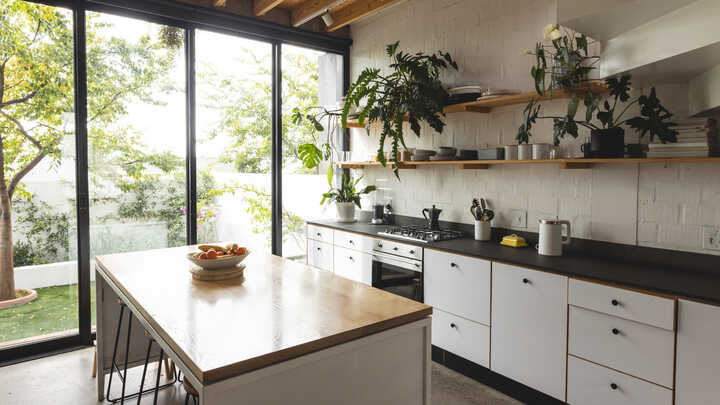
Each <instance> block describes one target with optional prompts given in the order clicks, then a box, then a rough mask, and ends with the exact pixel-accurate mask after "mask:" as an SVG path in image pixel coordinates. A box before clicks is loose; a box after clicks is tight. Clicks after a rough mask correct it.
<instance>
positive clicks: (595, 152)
mask: <svg viewBox="0 0 720 405" xmlns="http://www.w3.org/2000/svg"><path fill="white" fill-rule="evenodd" d="M545 38H546V39H547V40H549V41H551V42H552V45H544V44H543V43H538V44H536V47H535V52H529V53H531V54H534V55H535V57H536V63H535V66H533V67H532V69H531V71H530V74H531V76H532V77H533V79H534V80H535V89H536V92H537V93H538V94H539V95H541V96H544V95H545V94H550V97H551V98H552V90H553V85H555V84H556V85H557V86H558V87H559V88H561V89H564V90H566V91H568V92H570V100H569V102H568V107H567V113H566V114H565V115H564V116H541V115H540V105H539V104H538V103H537V102H536V101H535V100H531V101H530V102H529V103H528V105H527V106H526V107H525V110H524V111H523V122H522V123H521V125H520V127H519V128H518V134H517V140H518V142H519V143H523V142H525V143H527V142H528V140H529V138H530V136H532V134H531V132H530V131H531V129H532V125H533V124H535V122H536V120H538V119H552V120H553V140H554V143H555V145H559V144H560V140H561V139H562V138H564V137H565V135H566V134H570V135H571V136H572V137H574V138H577V137H578V129H579V127H585V128H587V129H589V130H590V139H591V141H590V143H591V151H592V157H601V158H617V157H623V155H624V151H625V129H624V128H623V126H624V125H628V126H630V127H631V128H633V129H635V130H636V132H637V133H638V134H639V137H640V138H641V139H642V137H643V136H645V134H647V133H649V134H650V141H653V139H654V137H655V136H657V137H658V138H659V139H660V141H661V142H663V143H666V142H676V141H677V138H676V136H677V134H678V133H677V131H675V130H674V129H672V127H673V126H675V125H677V124H675V123H673V122H670V121H669V120H670V118H671V117H672V116H673V114H672V113H670V111H668V110H667V109H666V108H665V107H663V106H662V104H661V103H660V100H659V99H658V97H657V95H656V93H655V87H652V88H651V89H650V94H649V95H641V96H639V97H636V98H634V99H633V100H630V85H631V82H630V79H631V77H630V75H623V76H621V77H620V78H615V77H611V78H608V79H605V85H606V86H607V88H608V90H609V94H608V95H607V96H603V95H601V94H595V93H593V92H592V90H591V88H590V87H589V84H590V80H589V79H588V76H589V73H590V71H592V70H593V69H595V67H594V65H595V63H597V60H598V59H597V57H595V56H590V55H589V54H588V50H587V48H588V39H587V37H585V36H584V35H582V34H576V33H568V32H567V31H563V32H561V31H560V28H559V26H557V25H550V26H548V27H545ZM548 57H550V59H551V60H552V62H553V64H552V67H551V68H548V67H547V66H548V64H547V58H548ZM547 76H549V77H550V78H551V80H550V83H551V85H550V86H546V85H545V83H546V82H547V81H546V77H547ZM581 99H582V103H583V104H584V105H585V108H586V111H585V117H584V119H576V118H575V117H576V115H577V110H578V107H579V105H580V102H581V101H580V100H581ZM623 103H625V106H624V107H622V106H621V104H623ZM635 103H637V104H639V105H640V115H637V116H634V117H630V118H627V119H623V118H624V114H625V113H626V112H627V111H628V109H629V108H630V107H631V106H632V105H634V104H635ZM618 107H620V108H622V110H618V111H619V114H617V115H616V109H617V108H618Z"/></svg>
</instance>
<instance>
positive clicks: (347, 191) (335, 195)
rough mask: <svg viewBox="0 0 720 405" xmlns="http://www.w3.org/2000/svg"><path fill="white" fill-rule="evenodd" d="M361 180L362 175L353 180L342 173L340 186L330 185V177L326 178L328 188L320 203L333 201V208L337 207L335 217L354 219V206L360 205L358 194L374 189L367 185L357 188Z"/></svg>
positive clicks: (347, 220) (349, 220) (346, 220)
mask: <svg viewBox="0 0 720 405" xmlns="http://www.w3.org/2000/svg"><path fill="white" fill-rule="evenodd" d="M360 180H362V177H360V178H358V179H357V180H355V181H353V179H352V177H348V176H345V173H343V175H342V181H341V182H340V188H335V187H333V186H332V182H331V179H330V178H328V183H329V184H330V190H329V191H328V192H327V193H323V198H322V201H320V204H325V203H331V202H335V208H336V209H337V217H338V221H340V222H353V221H355V206H356V205H357V207H358V208H362V207H361V206H360V196H361V195H363V194H368V193H370V192H373V191H375V189H376V188H375V186H367V187H365V188H364V189H362V190H358V189H357V185H358V183H359V182H360Z"/></svg>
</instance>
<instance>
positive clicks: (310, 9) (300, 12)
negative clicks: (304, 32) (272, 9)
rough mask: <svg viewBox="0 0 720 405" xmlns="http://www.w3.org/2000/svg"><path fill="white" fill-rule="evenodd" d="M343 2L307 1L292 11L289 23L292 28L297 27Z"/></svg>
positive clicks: (335, 0) (333, 0)
mask: <svg viewBox="0 0 720 405" xmlns="http://www.w3.org/2000/svg"><path fill="white" fill-rule="evenodd" d="M344 2H345V0H307V1H305V2H304V3H300V4H299V5H298V6H297V7H295V8H293V9H292V16H291V22H292V25H293V27H298V26H300V25H303V24H305V23H306V22H308V21H310V20H312V19H313V18H315V17H317V16H319V15H321V14H323V13H325V10H329V9H331V8H333V7H335V6H338V5H339V4H341V3H344Z"/></svg>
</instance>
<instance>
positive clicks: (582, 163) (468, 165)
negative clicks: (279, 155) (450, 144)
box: [340, 157, 720, 170]
mask: <svg viewBox="0 0 720 405" xmlns="http://www.w3.org/2000/svg"><path fill="white" fill-rule="evenodd" d="M603 163H665V164H667V163H720V157H696V158H690V157H688V158H624V159H551V160H441V161H425V162H401V163H400V166H399V168H400V169H417V168H418V167H422V166H457V167H459V168H460V169H468V170H469V169H475V170H484V169H489V168H490V166H499V165H519V164H556V165H560V167H561V168H563V169H588V168H591V167H593V166H594V165H596V164H603ZM373 166H380V167H382V165H381V164H380V162H345V163H340V167H341V168H343V169H363V168H366V167H373ZM387 166H388V167H391V168H392V167H394V164H393V163H390V162H388V164H387Z"/></svg>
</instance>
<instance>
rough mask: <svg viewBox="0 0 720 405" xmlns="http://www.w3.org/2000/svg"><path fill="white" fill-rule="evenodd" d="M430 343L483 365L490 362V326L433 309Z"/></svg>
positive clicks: (485, 365)
mask: <svg viewBox="0 0 720 405" xmlns="http://www.w3.org/2000/svg"><path fill="white" fill-rule="evenodd" d="M432 344H433V345H435V346H437V347H439V348H441V349H445V350H447V351H449V352H450V353H453V354H456V355H458V356H460V357H462V358H464V359H467V360H470V361H472V362H473V363H476V364H479V365H481V366H483V367H488V366H489V364H490V328H489V327H488V326H485V325H482V324H479V323H477V322H473V321H469V320H467V319H465V318H461V317H459V316H455V315H452V314H448V313H447V312H444V311H441V310H438V309H434V310H433V315H432Z"/></svg>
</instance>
